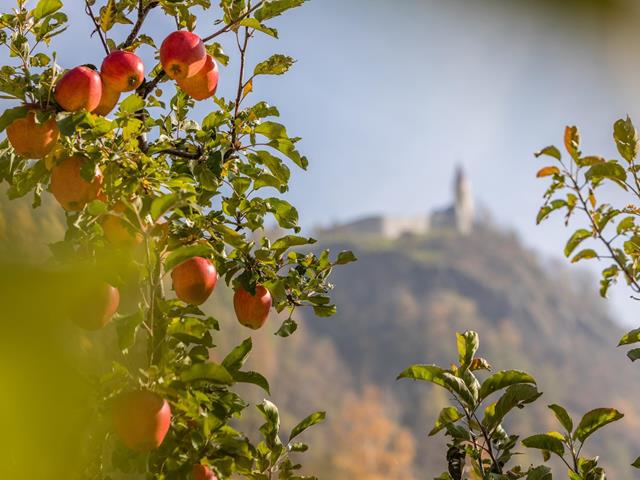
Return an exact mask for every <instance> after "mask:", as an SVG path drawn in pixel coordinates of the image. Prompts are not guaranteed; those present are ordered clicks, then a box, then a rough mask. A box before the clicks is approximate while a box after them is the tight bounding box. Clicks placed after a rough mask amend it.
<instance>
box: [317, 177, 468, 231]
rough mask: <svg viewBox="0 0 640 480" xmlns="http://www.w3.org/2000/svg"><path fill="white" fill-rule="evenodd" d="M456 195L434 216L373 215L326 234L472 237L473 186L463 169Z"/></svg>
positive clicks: (457, 180)
mask: <svg viewBox="0 0 640 480" xmlns="http://www.w3.org/2000/svg"><path fill="white" fill-rule="evenodd" d="M453 193H454V201H453V204H451V205H449V206H448V207H445V208H442V209H438V210H435V211H433V212H432V213H431V214H427V215H417V216H414V217H395V216H388V215H374V216H371V217H365V218H361V219H358V220H355V221H353V222H349V223H345V224H342V225H337V226H335V227H333V228H329V229H327V230H325V231H324V233H329V232H331V233H334V234H336V233H337V234H340V233H345V234H352V233H353V234H369V235H377V236H383V237H385V238H390V239H395V238H398V237H400V236H402V235H406V234H410V235H425V234H426V233H427V232H428V231H429V230H431V229H452V230H456V231H458V232H459V233H460V234H462V235H469V234H470V233H471V232H472V231H473V228H474V226H475V223H476V211H475V203H474V200H473V193H472V191H471V183H470V182H469V179H468V178H467V176H466V174H465V172H464V169H463V168H462V167H461V166H458V167H457V168H456V172H455V176H454V182H453Z"/></svg>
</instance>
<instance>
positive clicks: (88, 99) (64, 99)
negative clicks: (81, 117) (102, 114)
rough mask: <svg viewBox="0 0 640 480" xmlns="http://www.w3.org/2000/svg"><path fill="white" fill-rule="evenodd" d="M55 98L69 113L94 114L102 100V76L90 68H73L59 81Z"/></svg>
mask: <svg viewBox="0 0 640 480" xmlns="http://www.w3.org/2000/svg"><path fill="white" fill-rule="evenodd" d="M53 96H54V98H55V99H56V102H58V104H59V105H60V106H61V107H62V109H63V110H66V111H67V112H77V111H80V110H83V109H84V110H86V111H88V112H92V111H94V110H95V109H96V108H97V107H98V105H99V104H100V99H101V98H102V79H101V78H100V74H99V73H98V72H96V71H95V70H92V69H90V68H89V67H75V68H72V69H71V70H69V71H68V72H67V73H65V74H64V75H63V76H62V78H60V80H58V83H57V84H56V89H55V91H54V94H53Z"/></svg>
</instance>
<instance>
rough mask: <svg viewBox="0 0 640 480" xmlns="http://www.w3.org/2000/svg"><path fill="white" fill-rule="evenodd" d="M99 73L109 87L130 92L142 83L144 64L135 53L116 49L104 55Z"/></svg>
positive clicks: (117, 90)
mask: <svg viewBox="0 0 640 480" xmlns="http://www.w3.org/2000/svg"><path fill="white" fill-rule="evenodd" d="M100 74H101V76H102V80H103V81H104V83H105V84H106V85H107V86H108V87H109V88H110V89H112V90H115V91H116V92H130V91H132V90H135V89H136V88H138V87H139V86H140V85H142V82H143V81H144V64H143V63H142V60H141V59H140V57H138V56H137V55H136V54H135V53H131V52H126V51H123V50H117V51H115V52H111V53H110V54H109V55H107V56H106V57H105V59H104V61H103V62H102V67H101V68H100Z"/></svg>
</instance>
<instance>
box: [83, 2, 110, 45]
mask: <svg viewBox="0 0 640 480" xmlns="http://www.w3.org/2000/svg"><path fill="white" fill-rule="evenodd" d="M84 11H85V13H86V14H87V15H89V17H90V18H91V21H92V22H93V26H94V27H95V28H94V30H93V32H91V36H93V35H94V34H95V33H97V34H98V37H100V42H101V43H102V46H103V47H104V51H105V52H106V54H107V55H109V53H110V52H109V46H108V45H107V40H106V39H105V38H104V35H102V29H101V28H100V22H98V19H97V18H96V16H95V14H94V13H93V10H92V9H91V5H89V2H88V1H86V0H85V3H84Z"/></svg>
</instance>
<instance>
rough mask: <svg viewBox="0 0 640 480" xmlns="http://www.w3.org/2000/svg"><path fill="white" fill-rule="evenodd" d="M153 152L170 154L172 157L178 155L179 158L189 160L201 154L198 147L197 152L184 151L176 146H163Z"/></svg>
mask: <svg viewBox="0 0 640 480" xmlns="http://www.w3.org/2000/svg"><path fill="white" fill-rule="evenodd" d="M154 153H157V154H167V155H172V156H174V157H180V158H188V159H190V160H197V159H198V158H200V157H201V156H202V151H201V150H200V149H198V151H197V152H185V151H183V150H178V149H177V148H165V149H163V150H160V151H159V152H154Z"/></svg>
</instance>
